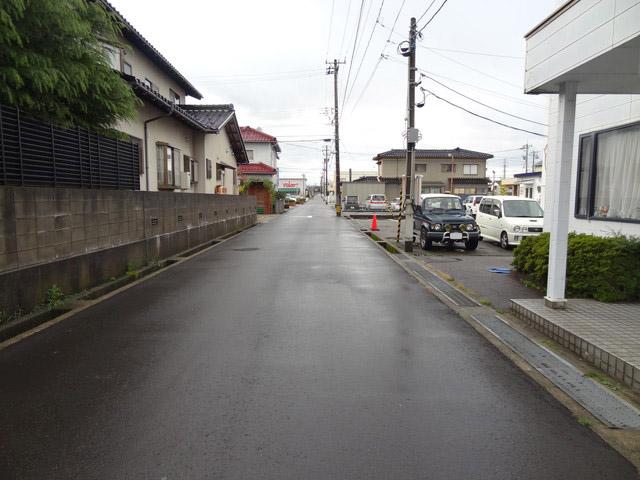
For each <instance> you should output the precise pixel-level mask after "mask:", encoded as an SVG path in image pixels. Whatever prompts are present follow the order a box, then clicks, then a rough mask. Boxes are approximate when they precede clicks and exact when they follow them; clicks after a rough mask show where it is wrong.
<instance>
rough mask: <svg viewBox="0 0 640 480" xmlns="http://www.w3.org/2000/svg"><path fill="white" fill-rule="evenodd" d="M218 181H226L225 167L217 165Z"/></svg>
mask: <svg viewBox="0 0 640 480" xmlns="http://www.w3.org/2000/svg"><path fill="white" fill-rule="evenodd" d="M216 181H218V182H220V183H224V167H222V166H220V165H216Z"/></svg>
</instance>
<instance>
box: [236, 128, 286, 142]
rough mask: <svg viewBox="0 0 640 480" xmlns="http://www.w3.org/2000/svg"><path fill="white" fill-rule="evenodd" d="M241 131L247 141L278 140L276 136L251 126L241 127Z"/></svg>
mask: <svg viewBox="0 0 640 480" xmlns="http://www.w3.org/2000/svg"><path fill="white" fill-rule="evenodd" d="M240 132H242V139H243V140H244V141H245V142H264V143H273V142H277V141H278V139H277V138H276V137H274V136H271V135H269V134H267V133H264V132H261V131H260V130H256V129H255V128H251V127H240Z"/></svg>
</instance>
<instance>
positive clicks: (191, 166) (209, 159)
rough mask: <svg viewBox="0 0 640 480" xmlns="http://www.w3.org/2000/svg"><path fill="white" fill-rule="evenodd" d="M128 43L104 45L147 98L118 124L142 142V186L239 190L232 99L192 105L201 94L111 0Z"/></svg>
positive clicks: (240, 149) (241, 150)
mask: <svg viewBox="0 0 640 480" xmlns="http://www.w3.org/2000/svg"><path fill="white" fill-rule="evenodd" d="M101 2H102V3H103V5H104V6H105V8H106V9H107V10H108V11H110V12H112V13H113V14H115V15H116V16H117V17H118V19H119V20H120V23H121V25H122V39H121V41H122V44H123V46H124V48H114V47H112V46H109V45H105V48H106V49H107V52H108V56H109V60H110V62H111V65H112V67H113V68H114V69H116V70H118V71H119V72H120V73H121V75H122V77H123V79H124V80H125V81H127V82H128V83H129V84H130V85H131V87H132V88H133V90H134V91H135V93H136V94H137V95H138V97H139V98H140V99H141V100H142V102H143V104H142V105H141V106H140V107H139V108H138V111H137V116H136V118H135V119H133V120H130V121H121V122H119V123H118V124H116V125H115V126H114V127H115V129H116V130H119V131H121V132H123V133H125V134H128V135H129V136H130V137H131V139H132V141H134V142H138V143H139V144H140V146H141V149H140V151H141V152H142V153H141V158H140V189H141V190H172V191H183V192H197V193H228V194H237V193H238V179H237V173H236V172H237V167H238V164H242V163H247V162H248V158H247V152H246V150H245V147H244V144H243V141H242V135H241V133H240V127H239V125H238V121H237V119H236V115H235V110H234V107H233V105H231V104H228V105H188V104H186V98H187V97H192V98H195V99H197V100H201V99H202V94H201V93H200V92H199V91H198V90H197V89H196V88H195V87H194V86H193V85H192V84H191V83H190V82H189V80H187V79H186V78H185V77H184V76H183V75H182V74H181V73H180V72H179V71H178V70H177V69H176V68H175V67H174V66H173V65H172V64H171V63H170V62H169V61H168V60H167V59H166V58H165V57H164V56H163V55H162V54H161V53H160V52H159V51H158V50H156V49H155V48H154V47H153V45H151V44H150V43H149V42H148V41H147V40H146V39H145V38H144V37H143V36H142V35H141V34H140V32H138V31H137V30H136V29H135V28H134V27H133V26H132V25H131V24H130V23H129V22H128V21H127V20H126V19H125V18H124V17H123V16H122V15H121V14H120V13H119V12H118V11H117V10H116V9H115V8H114V7H113V6H112V5H111V4H110V3H109V2H107V1H106V0H101Z"/></svg>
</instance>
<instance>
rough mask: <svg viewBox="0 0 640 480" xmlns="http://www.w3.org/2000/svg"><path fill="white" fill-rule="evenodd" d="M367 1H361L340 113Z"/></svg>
mask: <svg viewBox="0 0 640 480" xmlns="http://www.w3.org/2000/svg"><path fill="white" fill-rule="evenodd" d="M364 2H365V0H361V1H360V12H359V13H358V23H357V24H356V36H355V37H354V39H353V50H352V51H351V61H350V62H349V70H348V71H347V81H346V83H345V84H344V93H343V94H342V105H341V106H340V111H342V110H343V109H344V101H345V99H346V95H347V88H348V87H349V78H350V77H351V67H352V66H353V59H354V57H355V53H356V44H357V42H358V35H359V34H360V21H361V20H362V10H363V8H364Z"/></svg>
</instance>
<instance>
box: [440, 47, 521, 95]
mask: <svg viewBox="0 0 640 480" xmlns="http://www.w3.org/2000/svg"><path fill="white" fill-rule="evenodd" d="M431 53H434V54H435V55H438V56H439V57H442V58H445V59H447V60H449V61H450V62H453V63H455V64H457V65H460V66H462V67H465V68H468V69H469V70H472V71H474V72H476V73H479V74H480V75H483V76H485V77H487V78H491V79H492V80H495V81H497V82H500V83H504V84H505V85H509V86H510V87H514V88H517V89H519V90H521V89H522V85H517V84H515V83H511V82H507V81H506V80H503V79H501V78H500V77H496V76H494V75H491V74H489V73H486V72H483V71H482V70H478V69H477V68H475V67H472V66H471V65H467V64H466V63H463V62H459V61H458V60H455V59H453V58H451V57H448V56H447V55H445V54H444V53H440V52H437V51H435V50H431Z"/></svg>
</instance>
